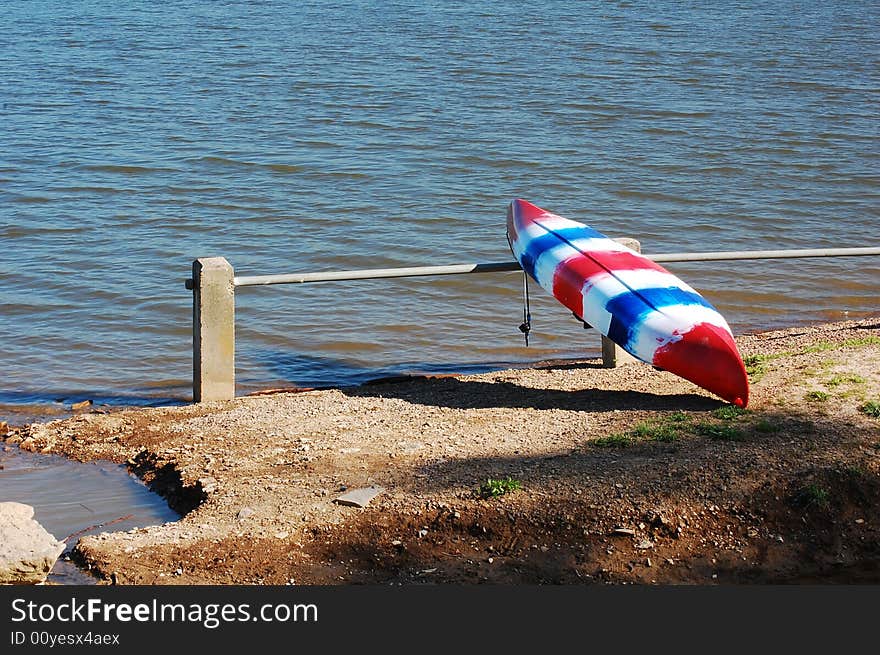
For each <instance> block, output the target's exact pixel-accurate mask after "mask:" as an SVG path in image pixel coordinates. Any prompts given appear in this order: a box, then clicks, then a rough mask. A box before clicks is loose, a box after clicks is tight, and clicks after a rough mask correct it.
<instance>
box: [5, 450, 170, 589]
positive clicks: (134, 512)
mask: <svg viewBox="0 0 880 655" xmlns="http://www.w3.org/2000/svg"><path fill="white" fill-rule="evenodd" d="M0 500H2V501H3V502H10V501H14V502H19V503H24V504H26V505H30V506H32V507H33V508H34V520H36V521H37V522H39V523H40V525H42V526H43V527H44V528H45V529H46V530H47V531H48V532H49V533H50V534H52V535H53V536H54V537H55V538H56V539H58V540H59V541H64V542H65V544H66V546H65V550H64V553H62V556H61V558H59V560H58V562H56V564H55V566H54V567H53V569H52V571H51V572H50V574H49V577H48V578H47V582H48V583H50V584H92V583H94V581H93V579H92V578H91V577H90V576H89V575H88V574H87V573H86V572H84V571H81V570H80V569H78V568H77V567H76V565H74V564H73V563H71V562H69V561H67V560H66V559H65V558H66V555H67V554H68V553H69V551H70V550H71V549H72V548H73V547H74V546H75V545H76V542H77V540H78V539H79V538H80V537H82V536H84V535H87V534H98V533H100V532H105V531H111V532H116V531H120V530H123V531H124V530H130V529H132V528H136V527H146V526H149V525H158V524H162V523H166V522H169V521H176V520H177V519H178V518H180V515H179V514H177V513H176V512H174V511H173V510H172V509H170V508H169V507H168V504H167V503H166V502H165V500H164V499H163V498H161V497H160V496H158V495H156V494H154V493H152V492H151V491H149V489H147V488H146V486H144V484H143V483H142V482H140V481H139V480H138V479H137V478H135V477H134V476H132V475H131V474H129V473H128V472H127V471H126V470H125V467H124V466H119V465H115V464H110V463H108V462H93V463H81V462H75V461H72V460H68V459H67V458H64V457H59V456H52V455H39V454H34V453H28V452H24V451H22V450H20V449H19V448H18V447H16V446H4V445H0Z"/></svg>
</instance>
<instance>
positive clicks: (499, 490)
mask: <svg viewBox="0 0 880 655" xmlns="http://www.w3.org/2000/svg"><path fill="white" fill-rule="evenodd" d="M520 488H521V485H520V482H519V480H514V479H513V478H511V477H506V478H504V479H501V480H493V479H492V478H489V479H488V480H486V482H485V483H484V484H482V485H481V486H480V490H479V492H480V496H481V497H482V498H498V496H503V495H504V494H509V493H510V492H512V491H516V490H517V489H520Z"/></svg>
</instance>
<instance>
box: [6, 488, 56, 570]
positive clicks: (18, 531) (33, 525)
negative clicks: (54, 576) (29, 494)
mask: <svg viewBox="0 0 880 655" xmlns="http://www.w3.org/2000/svg"><path fill="white" fill-rule="evenodd" d="M33 516H34V508H33V507H31V506H30V505H25V504H23V503H12V502H6V503H0V584H42V583H43V582H45V581H46V578H47V577H48V575H49V571H51V570H52V567H53V566H54V565H55V562H56V560H57V559H58V556H59V555H61V553H62V552H63V551H64V542H61V541H58V540H57V539H55V537H54V536H52V535H51V534H49V533H48V532H47V531H46V530H45V528H43V526H42V525H40V524H39V523H38V522H37V521H35V520H34V518H33Z"/></svg>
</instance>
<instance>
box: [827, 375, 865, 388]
mask: <svg viewBox="0 0 880 655" xmlns="http://www.w3.org/2000/svg"><path fill="white" fill-rule="evenodd" d="M865 382H867V380H865V378H863V377H862V376H861V375H856V374H855V373H842V374H840V375H835V376H834V377H833V378H830V379H828V380H826V381H825V385H826V386H829V387H839V386H840V385H841V384H864V383H865Z"/></svg>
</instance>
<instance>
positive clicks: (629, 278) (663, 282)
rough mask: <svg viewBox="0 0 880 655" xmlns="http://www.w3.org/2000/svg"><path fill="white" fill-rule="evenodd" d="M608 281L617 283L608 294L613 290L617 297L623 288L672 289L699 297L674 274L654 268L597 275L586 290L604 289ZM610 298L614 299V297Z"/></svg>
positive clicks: (610, 288)
mask: <svg viewBox="0 0 880 655" xmlns="http://www.w3.org/2000/svg"><path fill="white" fill-rule="evenodd" d="M608 279H613V280H614V282H615V283H616V284H614V285H613V286H609V287H608V293H611V292H612V290H615V289H616V290H617V293H615V294H614V295H615V296H616V295H618V293H622V292H621V291H620V289H621V288H622V289H623V290H624V291H626V290H627V289H634V290H639V289H668V288H670V287H673V288H679V289H684V290H685V291H689V292H691V293H696V294H697V295H699V293H698V292H697V291H695V290H694V288H693V287H691V286H689V285H688V284H686V283H685V282H683V281H682V280H681V279H679V278H678V277H676V276H675V275H673V274H672V273H669V272H666V271H658V270H656V269H653V268H635V269H631V268H628V269H618V270H615V271H614V275H612V274H611V273H597V274H596V275H593V276H591V277H590V278H589V279H587V281H586V283H585V284H584V288H585V289H586V287H588V286H598V287H602V286H604V285H606V284H610V283H607V282H606V280H608ZM621 284H622V286H621ZM609 297H611V298H613V297H614V296H609Z"/></svg>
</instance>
